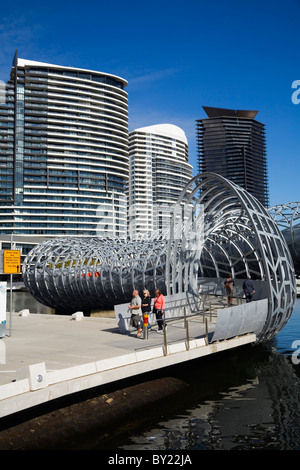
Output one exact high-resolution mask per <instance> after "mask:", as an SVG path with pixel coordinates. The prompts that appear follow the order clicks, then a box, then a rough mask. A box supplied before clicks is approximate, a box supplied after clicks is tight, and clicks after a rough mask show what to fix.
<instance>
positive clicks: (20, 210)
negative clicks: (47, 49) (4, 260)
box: [0, 54, 129, 243]
mask: <svg viewBox="0 0 300 470" xmlns="http://www.w3.org/2000/svg"><path fill="white" fill-rule="evenodd" d="M126 85H127V82H126V80H124V79H123V78H120V77H117V76H114V75H111V74H107V73H103V72H97V71H91V70H84V69H78V68H73V67H64V66H59V65H53V64H47V63H42V62H35V61H31V60H24V59H20V58H18V57H17V54H16V55H15V58H14V61H13V66H12V69H11V74H10V79H9V81H8V82H7V84H6V102H5V103H4V104H1V105H0V241H1V236H2V239H3V237H4V239H5V238H6V237H5V234H7V235H9V234H10V233H13V234H14V235H22V236H27V238H28V239H29V238H30V239H31V240H33V243H34V237H52V238H54V237H56V236H61V235H64V236H73V235H76V236H93V235H94V236H95V235H98V236H111V235H116V236H121V235H125V234H126V231H127V215H126V214H127V211H126V209H127V207H126V205H127V198H126V185H127V181H128V172H129V157H128V99H127V92H126V91H125V87H126Z"/></svg>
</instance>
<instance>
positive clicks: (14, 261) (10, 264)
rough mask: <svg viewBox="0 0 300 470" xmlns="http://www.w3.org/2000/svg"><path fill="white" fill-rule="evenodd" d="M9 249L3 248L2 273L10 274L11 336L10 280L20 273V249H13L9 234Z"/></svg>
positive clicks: (10, 327) (10, 324)
mask: <svg viewBox="0 0 300 470" xmlns="http://www.w3.org/2000/svg"><path fill="white" fill-rule="evenodd" d="M10 245H11V249H10V250H3V273H4V274H10V322H9V330H10V336H11V329H12V281H13V274H20V272H21V251H20V250H13V249H12V248H13V237H12V235H11V243H10Z"/></svg>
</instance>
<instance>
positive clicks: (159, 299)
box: [153, 289, 167, 331]
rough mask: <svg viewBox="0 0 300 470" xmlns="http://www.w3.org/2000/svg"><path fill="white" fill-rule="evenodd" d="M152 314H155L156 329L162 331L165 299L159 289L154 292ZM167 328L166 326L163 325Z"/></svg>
mask: <svg viewBox="0 0 300 470" xmlns="http://www.w3.org/2000/svg"><path fill="white" fill-rule="evenodd" d="M154 294H155V296H154V305H153V313H155V316H156V321H157V326H158V329H157V331H163V323H164V321H163V315H164V313H165V297H164V295H163V294H162V293H161V292H160V290H159V289H156V290H155V293H154ZM165 326H167V325H165Z"/></svg>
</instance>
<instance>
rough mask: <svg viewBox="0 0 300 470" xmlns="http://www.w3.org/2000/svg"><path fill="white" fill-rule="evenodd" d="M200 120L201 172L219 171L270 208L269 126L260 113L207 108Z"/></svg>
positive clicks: (198, 137) (199, 161) (199, 149)
mask: <svg viewBox="0 0 300 470" xmlns="http://www.w3.org/2000/svg"><path fill="white" fill-rule="evenodd" d="M203 109H204V111H205V112H206V114H207V116H208V118H206V119H199V120H197V145H198V164H199V172H200V173H205V172H215V173H217V174H219V175H222V176H224V177H225V178H227V179H229V180H230V181H233V182H234V183H235V184H238V185H239V186H241V187H243V188H245V189H246V190H247V191H248V192H249V193H250V194H252V195H253V196H254V197H255V198H256V199H258V200H259V201H260V202H261V203H262V204H263V205H264V206H265V207H267V206H268V198H269V196H268V178H267V160H266V143H265V126H264V124H262V123H260V122H258V121H257V120H256V119H255V118H256V115H257V114H258V111H250V110H249V111H247V110H233V109H222V108H212V107H207V106H203Z"/></svg>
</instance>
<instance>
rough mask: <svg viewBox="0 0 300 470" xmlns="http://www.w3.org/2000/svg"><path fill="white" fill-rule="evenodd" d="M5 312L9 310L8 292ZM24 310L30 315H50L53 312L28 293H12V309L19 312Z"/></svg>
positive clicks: (8, 293)
mask: <svg viewBox="0 0 300 470" xmlns="http://www.w3.org/2000/svg"><path fill="white" fill-rule="evenodd" d="M6 305H7V311H9V310H10V292H9V291H7V299H6ZM24 308H26V309H29V311H30V313H44V314H51V313H53V310H52V309H51V308H49V307H46V306H45V305H43V304H41V303H40V302H38V301H37V300H36V299H35V298H34V297H32V295H31V294H29V292H22V291H13V293H12V309H13V311H14V312H19V311H20V310H23V309H24Z"/></svg>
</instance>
